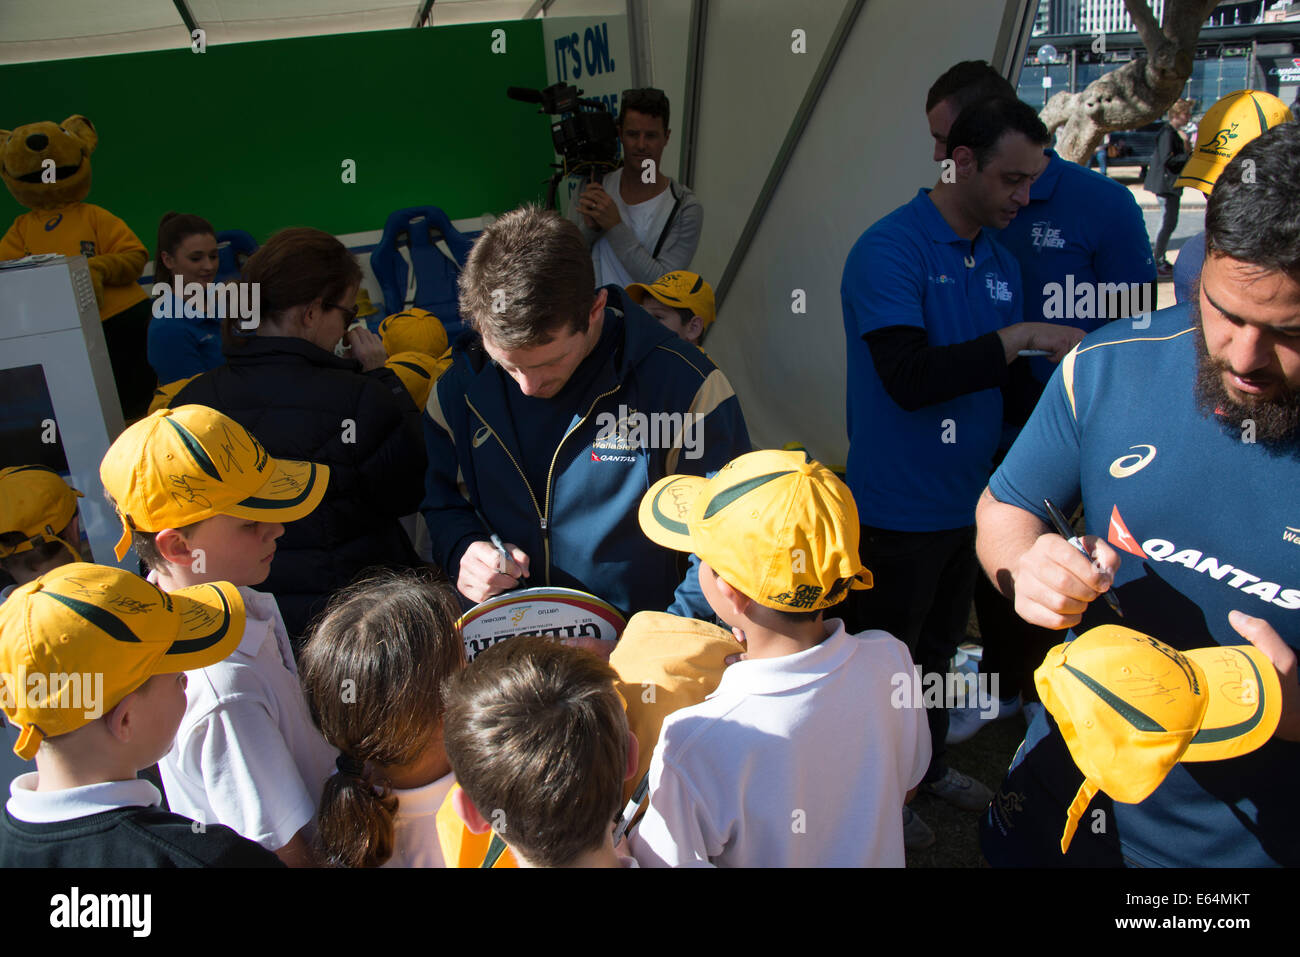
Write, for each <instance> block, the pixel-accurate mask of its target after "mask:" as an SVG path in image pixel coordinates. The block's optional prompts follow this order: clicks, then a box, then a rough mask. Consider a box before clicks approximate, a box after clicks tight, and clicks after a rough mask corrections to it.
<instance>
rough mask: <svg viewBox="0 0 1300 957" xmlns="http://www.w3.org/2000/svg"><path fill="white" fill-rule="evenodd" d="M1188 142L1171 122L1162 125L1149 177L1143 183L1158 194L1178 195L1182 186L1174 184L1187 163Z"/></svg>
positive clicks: (1152, 157) (1152, 155) (1148, 171)
mask: <svg viewBox="0 0 1300 957" xmlns="http://www.w3.org/2000/svg"><path fill="white" fill-rule="evenodd" d="M1189 155H1190V154H1188V152H1187V143H1186V141H1185V140H1184V139H1183V137H1182V135H1181V134H1180V133H1179V132H1178V131H1177V130H1176V129H1174V128H1173V126H1172V125H1171V124H1169V123H1166V124H1165V125H1164V126H1162V127H1160V132H1158V133H1157V134H1156V145H1155V148H1154V151H1153V152H1152V154H1151V166H1150V167H1149V168H1148V169H1147V178H1146V180H1145V182H1144V183H1143V184H1142V185H1144V186H1145V187H1146V188H1147V189H1148V190H1150V191H1151V192H1153V193H1155V194H1156V195H1157V196H1178V195H1181V194H1182V192H1183V191H1182V188H1181V187H1177V186H1175V185H1174V182H1175V181H1176V180H1177V179H1178V174H1179V173H1181V172H1182V171H1183V167H1184V166H1186V165H1187V157H1188V156H1189Z"/></svg>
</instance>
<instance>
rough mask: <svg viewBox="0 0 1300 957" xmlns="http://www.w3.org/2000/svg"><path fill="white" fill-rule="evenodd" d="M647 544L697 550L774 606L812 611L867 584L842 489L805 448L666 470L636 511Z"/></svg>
mask: <svg viewBox="0 0 1300 957" xmlns="http://www.w3.org/2000/svg"><path fill="white" fill-rule="evenodd" d="M638 518H639V520H640V522H641V530H642V531H644V532H645V533H646V535H647V537H649V539H650V540H651V541H652V542H655V543H656V544H659V545H663V546H665V547H667V548H673V549H676V550H677V551H680V552H694V553H695V554H696V555H698V556H699V557H700V560H701V561H703V562H706V563H707V564H708V565H709V566H711V567H712V568H713V570H714V571H716V572H717V573H718V574H719V575H720V576H722V578H723V580H725V581H726V582H727V583H728V584H729V585H732V586H733V587H735V588H737V589H739V590H740V591H741V592H743V593H744V594H745V595H746V596H747V597H749V598H752V599H753V600H754V601H756V602H758V603H759V604H760V605H764V606H766V607H768V608H775V609H777V610H778V611H794V612H800V611H816V610H818V609H821V608H829V607H830V606H831V605H834V604H836V603H837V602H839V601H841V600H842V599H843V598H844V596H845V595H846V594H848V591H849V589H850V588H870V587H871V572H869V571H867V569H866V568H864V567H863V565H862V562H861V560H860V559H859V558H858V535H859V530H860V525H859V522H858V507H857V505H856V504H855V503H854V501H853V495H852V494H851V493H850V492H849V489H848V486H846V485H845V484H844V483H843V482H841V481H840V480H839V479H838V478H836V477H835V475H834V474H832V473H831V471H830V470H829V469H827V468H826V466H824V465H822V464H821V463H820V462H814V461H812V460H810V459H809V458H808V457H807V456H806V455H805V454H804V453H802V452H787V451H775V450H773V451H763V452H750V453H748V454H746V455H742V456H740V457H739V458H737V459H733V460H732V461H730V462H728V463H727V464H726V465H724V466H723V467H722V468H721V469H719V470H718V472H717V473H716V474H715V475H714V476H713V477H712V478H709V479H705V478H700V477H699V476H698V475H670V476H668V477H667V478H664V479H660V480H659V481H658V482H656V483H655V484H654V485H652V486H651V487H650V491H648V492H646V493H645V495H644V496H643V497H642V499H641V508H640V511H639V513H638Z"/></svg>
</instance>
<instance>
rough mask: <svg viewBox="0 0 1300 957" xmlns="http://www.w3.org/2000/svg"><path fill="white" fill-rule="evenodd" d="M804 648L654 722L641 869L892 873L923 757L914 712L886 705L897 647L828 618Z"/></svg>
mask: <svg viewBox="0 0 1300 957" xmlns="http://www.w3.org/2000/svg"><path fill="white" fill-rule="evenodd" d="M825 624H826V628H827V631H828V632H829V633H830V636H829V637H828V638H827V639H826V640H825V641H823V642H822V643H821V644H819V645H817V646H816V647H815V648H810V649H808V650H807V651H802V652H799V653H798V654H794V655H787V656H785V657H781V658H770V659H760V660H746V661H740V662H737V663H736V664H734V665H732V666H730V667H729V668H727V670H726V671H724V672H723V674H722V681H721V682H720V683H719V685H718V687H717V689H716V690H715V691H714V692H713V694H711V695H709V696H708V697H707V698H706V699H705V700H704V701H702V702H700V703H699V704H697V705H692V706H690V707H687V708H682V709H681V710H680V711H676V712H674V713H673V714H671V715H669V717H668V719H667V720H666V721H665V722H664V725H663V731H662V732H661V734H660V737H659V744H658V745H657V746H656V748H655V753H654V758H653V760H652V761H651V763H650V806H649V808H648V809H647V811H646V813H645V816H644V818H642V820H641V823H640V825H639V826H638V828H637V830H636V831H635V833H634V834H633V836H632V842H631V848H632V853H633V854H634V855H635V857H636V859H637V860H638V861H639V862H640V863H641V864H642V866H645V867H663V866H681V865H688V864H697V865H698V864H703V863H712V864H716V865H718V866H724V867H902V866H903V865H904V863H905V861H904V857H903V799H904V797H905V796H906V794H907V792H908V791H909V790H911V789H912V788H913V787H915V786H916V785H917V784H919V783H920V781H921V778H922V776H924V774H925V770H926V767H927V766H928V765H929V763H930V732H929V728H928V726H927V724H926V719H925V710H924V708H895V707H893V706H892V705H891V703H890V701H891V692H892V690H893V687H894V684H893V682H894V680H895V676H896V675H902V676H905V680H908V681H911V679H912V659H911V656H910V655H909V654H908V652H907V646H906V645H904V644H903V643H902V642H901V641H899V640H898V639H897V638H894V637H893V636H892V635H889V634H887V633H886V632H883V631H867V632H863V633H862V634H861V635H857V636H854V635H849V634H848V633H846V632H845V630H844V623H843V622H842V621H840V620H838V619H829V620H827V621H826V622H825Z"/></svg>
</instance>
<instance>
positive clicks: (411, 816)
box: [384, 774, 456, 867]
mask: <svg viewBox="0 0 1300 957" xmlns="http://www.w3.org/2000/svg"><path fill="white" fill-rule="evenodd" d="M455 783H456V775H454V774H448V775H446V776H445V777H441V778H438V780H436V781H434V782H433V783H431V784H426V785H424V787H419V788H405V789H403V788H394V789H393V791H392V793H393V795H394V796H396V798H397V814H396V816H395V817H394V818H393V856H392V857H390V858H389V859H388V860H387V861H386V862H385V863H384V867H446V866H447V865H446V864H444V863H443V860H442V845H441V844H439V843H438V828H437V821H436V818H437V815H438V808H440V807H442V802H443V801H444V800H445V799H446V797H447V794H448V792H450V791H451V786H452V785H453V784H455Z"/></svg>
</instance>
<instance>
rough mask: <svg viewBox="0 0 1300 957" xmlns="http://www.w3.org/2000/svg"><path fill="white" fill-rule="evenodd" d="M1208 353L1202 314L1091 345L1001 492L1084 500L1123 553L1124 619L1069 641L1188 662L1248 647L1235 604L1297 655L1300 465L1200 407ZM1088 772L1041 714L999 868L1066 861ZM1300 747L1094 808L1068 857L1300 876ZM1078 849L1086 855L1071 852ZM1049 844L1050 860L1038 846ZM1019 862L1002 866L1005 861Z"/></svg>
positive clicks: (993, 847)
mask: <svg viewBox="0 0 1300 957" xmlns="http://www.w3.org/2000/svg"><path fill="white" fill-rule="evenodd" d="M1198 350H1199V346H1198V342H1197V338H1196V334H1195V332H1194V331H1193V329H1192V318H1191V310H1190V308H1189V307H1188V306H1186V305H1182V306H1175V307H1174V308H1172V309H1165V310H1163V311H1161V312H1158V313H1156V314H1155V315H1153V316H1152V317H1151V325H1150V327H1149V328H1147V329H1143V330H1140V331H1137V330H1134V329H1133V328H1132V326H1131V324H1130V323H1124V322H1118V323H1113V324H1111V325H1109V326H1107V327H1106V328H1105V329H1102V330H1100V331H1098V332H1095V333H1093V334H1092V335H1090V336H1088V338H1086V339H1084V340H1083V342H1082V343H1081V344H1080V346H1079V347H1078V349H1077V350H1075V351H1074V352H1072V353H1071V354H1070V355H1068V356H1067V357H1066V358H1065V360H1064V361H1063V362H1062V363H1061V366H1060V369H1059V370H1058V372H1057V374H1056V376H1055V377H1054V378H1053V379H1052V381H1051V382H1050V383H1048V386H1047V390H1046V391H1045V392H1044V393H1043V399H1042V401H1041V402H1040V403H1039V404H1038V407H1037V408H1036V409H1035V410H1034V414H1033V417H1032V418H1030V420H1029V423H1028V424H1027V425H1026V426H1025V428H1024V431H1023V432H1022V433H1021V435H1020V438H1019V439H1018V440H1017V442H1016V444H1015V446H1014V447H1013V448H1012V449H1011V452H1010V453H1009V454H1008V455H1007V458H1006V460H1005V461H1004V462H1003V463H1002V465H1001V467H1000V468H999V469H998V471H997V473H996V474H995V475H994V476H993V479H992V481H991V482H990V483H989V488H990V491H991V492H992V493H993V495H994V496H995V497H996V498H997V499H998V501H1001V502H1005V503H1007V504H1010V505H1015V506H1017V507H1018V508H1022V509H1024V510H1026V511H1029V512H1033V513H1034V514H1036V515H1038V516H1039V518H1042V519H1044V520H1045V516H1044V514H1043V507H1042V501H1043V499H1044V498H1050V499H1052V501H1053V502H1054V503H1055V504H1056V505H1058V506H1059V507H1060V508H1061V509H1062V510H1064V511H1065V512H1066V513H1067V514H1069V512H1070V511H1071V510H1072V509H1073V508H1074V506H1075V505H1076V504H1077V503H1078V502H1079V501H1082V502H1083V507H1084V515H1085V516H1086V517H1087V523H1088V532H1089V533H1091V534H1094V535H1097V536H1099V537H1101V538H1103V539H1105V540H1106V541H1107V542H1108V543H1109V544H1110V545H1111V547H1112V548H1114V549H1115V550H1116V551H1117V552H1118V553H1119V556H1120V565H1119V571H1118V572H1117V573H1116V575H1115V584H1114V590H1115V594H1116V597H1117V598H1118V599H1119V603H1120V607H1121V608H1122V609H1123V610H1124V618H1123V620H1122V621H1121V620H1120V619H1118V618H1116V617H1115V614H1114V613H1113V612H1112V611H1111V610H1110V608H1109V606H1108V605H1107V604H1106V603H1105V602H1103V601H1094V602H1092V603H1091V605H1089V607H1088V611H1087V613H1085V615H1084V616H1083V621H1082V622H1081V623H1080V624H1079V625H1077V626H1075V628H1074V629H1073V631H1072V633H1071V634H1070V636H1069V637H1073V635H1074V634H1075V633H1079V634H1081V633H1083V632H1085V631H1087V630H1088V629H1090V628H1093V627H1095V626H1097V625H1102V624H1111V623H1114V624H1122V625H1125V626H1127V627H1129V628H1133V629H1136V630H1137V631H1140V632H1143V633H1145V634H1148V635H1151V636H1152V637H1154V638H1157V639H1159V640H1160V641H1163V642H1165V643H1167V644H1169V645H1172V646H1173V647H1175V648H1178V649H1180V650H1184V651H1185V650H1189V649H1192V648H1209V647H1214V646H1215V645H1216V644H1222V645H1233V644H1243V643H1244V639H1242V638H1241V637H1240V636H1239V635H1238V634H1237V633H1236V631H1234V630H1233V628H1232V626H1231V625H1230V624H1229V622H1228V612H1229V611H1231V610H1233V609H1239V610H1241V611H1243V612H1245V613H1246V614H1248V615H1253V616H1256V617H1258V618H1263V619H1265V620H1266V621H1267V622H1268V623H1269V624H1270V625H1272V626H1273V628H1275V629H1276V630H1277V633H1278V634H1279V635H1280V636H1281V637H1282V639H1283V640H1284V641H1285V642H1287V643H1288V644H1289V645H1291V646H1292V647H1293V648H1295V649H1296V650H1297V651H1300V534H1297V531H1296V529H1297V528H1300V512H1297V509H1296V489H1297V488H1300V457H1297V456H1296V455H1295V454H1294V450H1295V446H1294V445H1293V446H1292V447H1291V449H1290V450H1289V451H1288V450H1282V451H1277V450H1270V449H1269V448H1268V447H1266V446H1264V445H1263V444H1257V443H1252V442H1248V441H1243V440H1242V437H1243V432H1242V430H1241V429H1240V428H1237V427H1235V426H1231V427H1225V425H1224V424H1223V423H1221V422H1219V421H1217V419H1216V417H1215V416H1207V415H1205V414H1204V413H1203V412H1202V410H1201V409H1200V408H1199V407H1198V405H1197V401H1196V395H1195V383H1196V364H1197V353H1198ZM1082 779H1083V776H1082V774H1081V773H1080V772H1079V771H1078V770H1077V768H1075V767H1074V763H1073V761H1072V760H1071V758H1070V755H1069V752H1068V750H1067V749H1066V747H1065V744H1064V741H1063V740H1062V738H1061V734H1060V732H1059V731H1058V730H1057V728H1056V725H1055V724H1054V722H1053V721H1052V720H1051V717H1050V715H1048V714H1047V713H1046V712H1045V711H1044V712H1041V713H1039V714H1038V716H1036V717H1035V718H1034V721H1033V724H1032V725H1031V726H1030V728H1029V731H1028V734H1027V736H1026V738H1025V743H1024V744H1023V745H1022V746H1021V748H1020V750H1019V751H1018V752H1017V754H1016V757H1015V759H1014V761H1013V763H1012V766H1011V769H1010V770H1009V772H1008V777H1007V780H1006V782H1005V783H1004V784H1003V789H1002V794H1003V795H1010V794H1012V793H1014V794H1015V795H1016V799H1015V800H1014V801H1002V800H999V801H995V802H994V807H993V809H992V814H991V815H989V816H988V819H987V820H986V828H985V830H986V845H985V852H986V854H987V855H988V857H989V860H990V862H992V863H994V864H995V865H996V864H999V863H1012V862H1015V863H1021V864H1024V863H1042V862H1043V861H1031V860H1026V859H1024V858H1022V857H1019V854H1020V853H1021V851H1022V850H1023V848H1025V847H1026V846H1032V847H1037V848H1039V853H1040V854H1041V853H1045V854H1046V857H1047V859H1048V860H1047V862H1059V861H1060V857H1059V840H1060V835H1061V830H1062V828H1063V827H1064V826H1065V819H1066V811H1067V809H1068V807H1069V806H1070V802H1071V801H1072V800H1073V799H1074V795H1075V791H1076V790H1077V788H1078V786H1079V784H1080V783H1081V782H1082ZM1297 793H1300V744H1296V743H1293V742H1286V741H1280V740H1277V739H1273V740H1270V741H1269V742H1267V743H1266V744H1265V745H1263V746H1262V747H1261V748H1259V749H1258V750H1256V751H1253V752H1251V753H1249V754H1246V755H1243V756H1241V757H1237V758H1233V759H1231V760H1226V761H1209V762H1203V763H1194V764H1179V765H1177V766H1175V767H1174V769H1173V770H1172V771H1170V772H1169V775H1168V776H1167V777H1166V778H1165V780H1164V781H1163V783H1161V785H1160V786H1159V787H1158V788H1157V789H1156V790H1155V792H1154V793H1152V794H1151V796H1150V797H1148V798H1147V799H1146V800H1145V801H1142V802H1141V803H1140V804H1121V803H1120V802H1118V801H1114V802H1112V801H1111V800H1110V799H1109V798H1107V797H1106V796H1105V795H1098V796H1097V797H1095V798H1094V799H1093V802H1092V804H1091V808H1092V809H1098V808H1100V809H1102V810H1104V812H1105V814H1104V817H1105V818H1106V821H1107V825H1106V827H1105V828H1104V829H1103V830H1101V831H1096V830H1094V829H1093V828H1091V827H1089V826H1088V825H1089V824H1090V823H1091V822H1092V821H1093V820H1094V816H1093V810H1089V811H1088V812H1087V813H1085V814H1084V815H1083V819H1082V820H1083V822H1084V823H1083V824H1081V825H1080V827H1079V829H1078V831H1077V832H1076V834H1075V838H1074V843H1073V844H1071V847H1070V853H1071V858H1070V859H1072V860H1079V861H1087V860H1089V859H1090V855H1093V854H1098V855H1099V854H1100V852H1101V850H1102V848H1103V847H1104V846H1105V845H1107V844H1111V845H1114V844H1118V849H1119V851H1120V852H1121V853H1122V856H1123V857H1124V858H1125V859H1127V860H1129V861H1131V862H1133V863H1137V864H1141V865H1143V866H1178V867H1193V866H1195V867H1259V866H1265V865H1276V864H1286V865H1290V866H1297V865H1300V818H1297V812H1296V809H1295V798H1296V795H1297ZM1075 845H1078V849H1077V850H1076V847H1075ZM1042 848H1046V849H1047V850H1046V852H1043V851H1042V850H1041V849H1042ZM1004 854H1005V855H1006V857H1004V856H1003V855H1004Z"/></svg>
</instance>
